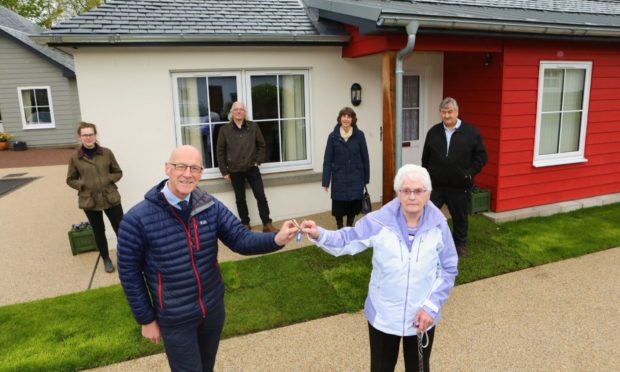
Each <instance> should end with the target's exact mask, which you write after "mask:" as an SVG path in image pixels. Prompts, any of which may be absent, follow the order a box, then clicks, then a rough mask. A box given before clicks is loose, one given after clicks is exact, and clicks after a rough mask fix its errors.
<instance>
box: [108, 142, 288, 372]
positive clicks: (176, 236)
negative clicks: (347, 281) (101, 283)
mask: <svg viewBox="0 0 620 372" xmlns="http://www.w3.org/2000/svg"><path fill="white" fill-rule="evenodd" d="M202 164H203V163H202V158H201V154H200V151H198V149H196V148H195V147H192V146H181V147H178V148H177V149H175V150H174V151H173V152H172V154H171V156H170V160H169V161H168V162H167V163H166V165H165V172H166V175H167V176H168V177H169V178H168V179H166V180H163V181H162V182H160V183H159V184H158V185H157V186H155V187H153V188H152V189H151V190H149V191H148V192H147V193H146V195H145V200H143V201H142V202H140V203H138V204H137V205H136V206H134V207H133V208H132V209H131V210H130V211H129V212H128V213H127V214H126V215H125V217H124V218H123V220H122V222H121V225H120V229H119V236H118V272H119V277H120V280H121V284H122V286H123V289H124V291H125V295H126V296H127V301H128V302H129V306H130V307H131V310H132V312H133V315H134V317H135V319H136V321H137V322H138V323H139V324H141V325H142V335H143V336H144V337H146V338H148V339H149V340H151V341H153V342H156V343H158V342H159V341H160V339H161V338H163V339H164V341H165V342H164V347H165V350H166V355H167V356H168V363H169V364H170V368H171V370H172V371H212V370H213V366H214V364H215V356H216V354H217V349H218V345H219V340H220V335H221V332H222V329H223V327H224V317H225V311H224V282H223V280H222V275H221V273H220V268H219V264H218V261H217V253H218V245H217V240H218V239H220V240H221V241H222V242H223V243H224V244H225V245H226V246H228V247H229V248H230V249H232V250H233V251H235V252H237V253H240V254H244V255H252V254H260V253H268V252H273V251H277V250H278V249H281V248H282V247H283V246H284V245H286V243H288V242H289V241H290V240H291V239H292V238H293V237H294V236H295V234H296V233H297V228H296V227H295V224H294V223H293V222H292V221H287V222H286V223H284V224H282V227H281V229H280V231H279V232H277V233H253V232H251V231H248V230H247V229H246V228H245V227H244V226H243V225H242V224H241V222H240V221H239V219H237V217H235V216H234V215H233V214H232V213H231V212H230V210H228V208H226V206H224V204H222V203H221V202H220V201H219V200H217V199H216V198H214V197H213V196H211V195H209V194H207V193H205V192H202V191H201V190H200V189H199V188H197V185H198V181H199V180H200V178H201V175H202V169H203V167H202Z"/></svg>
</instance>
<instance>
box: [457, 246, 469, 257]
mask: <svg viewBox="0 0 620 372" xmlns="http://www.w3.org/2000/svg"><path fill="white" fill-rule="evenodd" d="M456 254H458V255H459V257H467V248H465V246H464V245H457V246H456Z"/></svg>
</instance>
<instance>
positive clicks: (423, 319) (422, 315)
mask: <svg viewBox="0 0 620 372" xmlns="http://www.w3.org/2000/svg"><path fill="white" fill-rule="evenodd" d="M413 325H414V326H416V327H417V329H418V333H421V332H424V331H426V330H427V329H428V328H429V327H430V326H431V325H433V317H432V316H430V315H428V313H427V312H426V311H424V310H422V309H420V311H418V313H417V314H416V315H415V319H414V320H413Z"/></svg>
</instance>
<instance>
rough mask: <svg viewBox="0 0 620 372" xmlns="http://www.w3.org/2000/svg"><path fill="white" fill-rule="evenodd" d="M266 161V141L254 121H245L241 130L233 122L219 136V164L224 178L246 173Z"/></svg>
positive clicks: (221, 130)
mask: <svg viewBox="0 0 620 372" xmlns="http://www.w3.org/2000/svg"><path fill="white" fill-rule="evenodd" d="M263 161H265V139H264V138H263V134H262V133H261V131H260V128H259V127H258V124H256V123H255V122H253V121H248V120H244V121H243V125H241V129H240V128H238V127H237V125H236V124H235V123H234V122H233V121H231V122H230V123H228V124H226V125H224V126H223V127H222V128H221V129H220V133H219V134H218V136H217V162H218V166H219V168H220V172H221V173H222V176H225V175H227V174H229V173H235V172H245V171H247V170H248V169H250V168H252V167H254V166H257V165H260V164H261V163H262V162H263Z"/></svg>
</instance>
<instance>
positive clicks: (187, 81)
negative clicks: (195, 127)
mask: <svg viewBox="0 0 620 372" xmlns="http://www.w3.org/2000/svg"><path fill="white" fill-rule="evenodd" d="M177 85H178V95H179V115H180V117H181V124H197V123H200V122H201V118H204V117H205V116H206V115H207V95H206V94H205V93H206V78H204V77H200V78H196V77H188V78H179V79H178V84H177Z"/></svg>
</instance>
